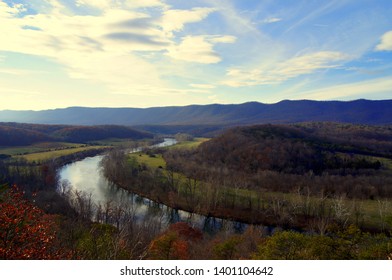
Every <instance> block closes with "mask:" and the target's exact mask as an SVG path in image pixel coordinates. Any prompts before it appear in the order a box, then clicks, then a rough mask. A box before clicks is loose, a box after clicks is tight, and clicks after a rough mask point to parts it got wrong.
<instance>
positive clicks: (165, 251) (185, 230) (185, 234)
mask: <svg viewBox="0 0 392 280" xmlns="http://www.w3.org/2000/svg"><path fill="white" fill-rule="evenodd" d="M202 236H203V234H202V232H201V231H200V230H198V229H194V228H193V227H191V226H190V225H188V224H187V223H183V222H179V223H176V224H173V225H171V226H170V227H169V229H168V230H167V231H165V232H164V233H163V234H162V235H161V236H159V237H157V238H156V239H154V240H153V241H152V242H151V245H150V248H149V250H148V258H149V259H155V260H173V259H174V260H187V259H189V258H190V246H191V245H192V243H194V242H195V241H197V240H200V239H202Z"/></svg>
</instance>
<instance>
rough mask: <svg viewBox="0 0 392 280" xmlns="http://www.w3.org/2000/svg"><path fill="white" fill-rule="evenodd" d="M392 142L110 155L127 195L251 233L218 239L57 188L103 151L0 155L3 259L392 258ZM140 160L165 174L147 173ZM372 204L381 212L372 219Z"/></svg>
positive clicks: (313, 133) (276, 136) (239, 133)
mask: <svg viewBox="0 0 392 280" xmlns="http://www.w3.org/2000/svg"><path fill="white" fill-rule="evenodd" d="M38 127H39V126H38ZM14 128H15V129H24V130H25V129H28V128H27V127H26V125H21V127H18V125H14ZM40 129H41V130H45V129H46V128H44V126H43V127H41V128H40ZM48 129H49V127H48ZM50 129H52V131H51V132H50V134H53V133H54V132H56V131H61V130H63V129H65V128H62V127H56V128H54V127H51V128H50ZM14 131H15V130H14ZM35 131H39V129H35ZM41 133H44V134H48V133H49V132H48V131H41ZM177 138H178V139H179V140H181V141H189V140H192V136H190V135H188V134H177ZM391 140H392V127H390V126H377V127H376V126H361V125H349V124H336V123H304V124H296V125H259V126H247V127H238V128H234V129H231V130H228V131H226V132H224V133H222V134H221V135H220V136H218V137H216V138H214V139H211V140H209V141H206V142H204V143H202V144H200V145H199V146H198V147H195V148H173V149H172V148H170V149H153V150H146V151H143V152H140V153H138V154H133V155H127V154H125V153H124V151H123V150H119V149H110V151H109V152H108V153H107V155H106V157H104V160H103V161H102V167H103V172H104V174H105V176H106V177H107V178H109V179H110V180H111V181H113V182H115V183H117V184H118V185H119V186H121V187H122V188H125V189H129V190H131V191H133V192H135V193H138V194H140V195H142V196H145V197H148V198H150V199H152V200H153V201H156V202H157V203H158V202H159V203H164V204H166V205H169V206H171V207H173V208H174V209H184V210H187V211H189V212H194V213H200V214H204V215H206V216H207V217H208V216H214V217H222V218H226V219H233V220H237V221H242V222H246V223H248V226H246V228H245V231H243V232H233V231H222V232H220V233H219V232H218V233H214V234H209V233H206V232H202V231H201V230H200V229H198V228H195V227H193V226H192V225H190V224H187V223H182V222H181V223H175V224H172V225H170V226H168V227H167V226H166V225H165V224H163V223H162V221H157V219H156V218H154V217H149V216H147V217H144V218H143V220H140V218H138V217H137V209H135V208H134V207H133V206H131V205H128V204H121V205H117V204H114V203H111V202H110V201H108V202H107V203H106V204H103V205H96V204H94V203H93V202H92V200H91V196H89V194H85V193H80V192H74V191H72V190H71V188H70V186H69V185H68V183H67V182H62V183H60V182H58V176H57V169H58V168H59V167H60V166H62V165H64V164H66V163H68V162H71V161H73V160H76V159H80V158H83V157H85V156H89V155H93V154H96V153H99V152H102V151H103V150H102V151H100V150H94V151H85V152H82V153H79V154H73V155H68V156H63V157H60V158H57V159H55V160H54V159H51V160H47V161H43V162H29V161H26V160H23V159H21V158H14V157H2V158H0V186H1V187H0V237H1V238H0V259H390V258H392V249H391V248H392V239H391V230H392V215H391V200H390V199H391V197H392V175H391V173H392V171H391V166H390V160H391V159H392V144H391V143H392V141H391ZM141 154H146V155H147V156H148V157H151V158H156V157H163V159H164V161H163V162H164V163H165V164H162V166H158V167H152V166H149V165H148V164H145V163H142V162H141V161H140V160H139V158H141ZM367 203H373V204H371V205H377V209H376V215H375V216H372V217H370V218H369V217H367V215H368V214H367V211H368V209H367V205H368V204H367ZM369 205H370V204H369ZM267 226H268V227H267ZM271 228H273V230H272V232H271Z"/></svg>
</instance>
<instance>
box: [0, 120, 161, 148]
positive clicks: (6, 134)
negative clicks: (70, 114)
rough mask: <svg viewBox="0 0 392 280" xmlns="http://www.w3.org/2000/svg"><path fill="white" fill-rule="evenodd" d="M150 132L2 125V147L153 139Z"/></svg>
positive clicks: (107, 126)
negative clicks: (115, 139) (103, 140)
mask: <svg viewBox="0 0 392 280" xmlns="http://www.w3.org/2000/svg"><path fill="white" fill-rule="evenodd" d="M152 137H153V135H152V134H151V133H148V132H144V131H139V130H136V129H132V128H130V127H125V126H116V125H100V126H69V125H41V124H26V123H0V146H24V145H31V144H33V143H38V142H45V141H66V142H74V143H86V142H88V141H96V140H101V139H107V138H130V139H133V140H138V139H143V138H152Z"/></svg>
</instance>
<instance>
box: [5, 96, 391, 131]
mask: <svg viewBox="0 0 392 280" xmlns="http://www.w3.org/2000/svg"><path fill="white" fill-rule="evenodd" d="M306 121H332V122H347V123H357V124H358V123H359V124H391V123H392V99H389V100H377V101H373V100H364V99H360V100H355V101H347V102H345V101H311V100H298V101H290V100H284V101H281V102H278V103H275V104H263V103H258V102H248V103H243V104H238V105H221V104H211V105H190V106H172V107H153V108H145V109H141V108H87V107H70V108H65V109H54V110H42V111H14V110H3V111H0V122H22V123H41V124H68V125H102V124H116V125H133V126H134V125H202V124H203V125H217V124H219V125H242V124H256V123H295V122H306Z"/></svg>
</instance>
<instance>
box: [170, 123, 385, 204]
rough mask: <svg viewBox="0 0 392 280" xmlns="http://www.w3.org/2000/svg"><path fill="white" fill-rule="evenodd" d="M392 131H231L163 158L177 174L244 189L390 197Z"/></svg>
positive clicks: (311, 127) (301, 127)
mask: <svg viewBox="0 0 392 280" xmlns="http://www.w3.org/2000/svg"><path fill="white" fill-rule="evenodd" d="M391 140H392V127H391V126H379V127H373V126H364V125H348V124H337V123H304V124H297V125H258V126H249V127H239V128H234V129H231V130H229V131H227V132H225V133H223V134H222V135H220V136H218V137H216V138H214V139H212V140H210V141H207V142H205V143H202V144H201V145H200V146H199V147H198V148H197V149H195V150H173V151H168V152H166V153H164V157H165V160H166V162H167V165H168V166H169V167H170V168H172V169H173V170H175V171H180V172H183V173H185V174H187V175H188V176H193V177H195V178H199V179H203V180H205V179H207V178H210V177H214V178H216V179H218V178H220V179H219V180H220V181H221V182H225V181H230V180H231V181H232V182H237V181H238V182H239V184H240V185H241V186H242V188H251V189H267V190H272V191H284V192H296V191H298V189H301V188H307V189H308V190H309V191H311V192H312V193H314V194H317V193H321V192H322V193H324V194H329V195H345V196H348V197H361V198H364V197H366V198H374V197H385V196H387V197H392V175H391V172H390V171H389V167H390V160H391V159H392V141H391Z"/></svg>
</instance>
